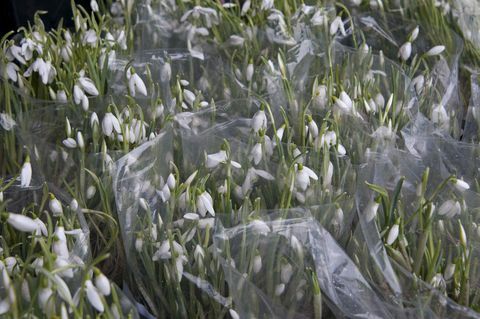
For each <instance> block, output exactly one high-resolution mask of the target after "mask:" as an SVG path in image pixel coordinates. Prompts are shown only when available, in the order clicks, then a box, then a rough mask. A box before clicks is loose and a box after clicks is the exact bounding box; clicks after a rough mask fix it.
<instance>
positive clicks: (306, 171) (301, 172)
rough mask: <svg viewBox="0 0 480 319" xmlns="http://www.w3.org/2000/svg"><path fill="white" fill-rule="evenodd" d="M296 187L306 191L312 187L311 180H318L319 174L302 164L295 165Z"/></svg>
mask: <svg viewBox="0 0 480 319" xmlns="http://www.w3.org/2000/svg"><path fill="white" fill-rule="evenodd" d="M295 171H296V173H295V185H296V186H297V187H298V188H300V190H302V191H305V190H306V189H307V188H308V186H310V179H313V180H315V181H316V180H318V176H317V174H315V172H314V171H312V170H311V169H310V168H308V167H306V166H303V165H302V164H295Z"/></svg>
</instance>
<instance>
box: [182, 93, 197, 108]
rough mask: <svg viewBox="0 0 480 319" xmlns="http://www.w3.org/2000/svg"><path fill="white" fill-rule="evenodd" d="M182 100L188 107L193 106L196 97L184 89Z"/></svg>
mask: <svg viewBox="0 0 480 319" xmlns="http://www.w3.org/2000/svg"><path fill="white" fill-rule="evenodd" d="M183 98H184V100H185V101H186V102H187V103H188V105H190V106H193V104H194V103H195V100H196V98H197V97H196V96H195V94H194V93H193V92H192V91H190V90H187V89H185V90H183Z"/></svg>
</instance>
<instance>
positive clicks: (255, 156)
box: [250, 143, 263, 165]
mask: <svg viewBox="0 0 480 319" xmlns="http://www.w3.org/2000/svg"><path fill="white" fill-rule="evenodd" d="M262 157H263V154H262V144H261V143H257V144H255V145H254V146H253V148H252V151H251V152H250V159H251V160H253V163H255V165H258V163H260V161H261V160H262Z"/></svg>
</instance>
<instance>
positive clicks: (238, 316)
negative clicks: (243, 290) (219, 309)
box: [228, 309, 240, 319]
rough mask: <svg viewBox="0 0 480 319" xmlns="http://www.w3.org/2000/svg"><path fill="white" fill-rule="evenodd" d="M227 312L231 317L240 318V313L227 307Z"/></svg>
mask: <svg viewBox="0 0 480 319" xmlns="http://www.w3.org/2000/svg"><path fill="white" fill-rule="evenodd" d="M228 313H229V314H230V317H232V319H240V315H239V314H238V313H237V312H236V311H235V310H233V309H228Z"/></svg>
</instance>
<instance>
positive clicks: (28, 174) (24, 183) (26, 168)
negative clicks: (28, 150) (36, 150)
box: [20, 157, 32, 187]
mask: <svg viewBox="0 0 480 319" xmlns="http://www.w3.org/2000/svg"><path fill="white" fill-rule="evenodd" d="M31 181H32V165H31V164H30V158H29V157H27V160H26V161H25V163H23V166H22V171H21V173H20V186H21V187H28V186H30V182H31Z"/></svg>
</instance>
